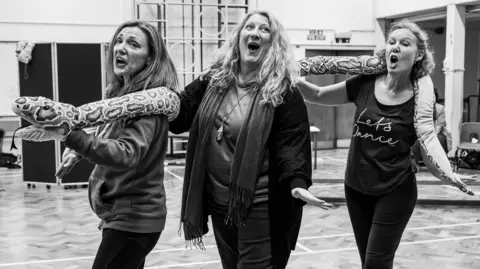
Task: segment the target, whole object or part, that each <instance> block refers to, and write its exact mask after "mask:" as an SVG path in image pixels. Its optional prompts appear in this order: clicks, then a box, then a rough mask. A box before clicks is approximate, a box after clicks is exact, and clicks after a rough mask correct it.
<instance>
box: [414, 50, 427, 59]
mask: <svg viewBox="0 0 480 269" xmlns="http://www.w3.org/2000/svg"><path fill="white" fill-rule="evenodd" d="M423 56H425V51H423V50H420V51H418V53H417V57H415V62H418V61H420V60H421V59H423Z"/></svg>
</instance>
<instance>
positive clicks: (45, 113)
mask: <svg viewBox="0 0 480 269" xmlns="http://www.w3.org/2000/svg"><path fill="white" fill-rule="evenodd" d="M12 111H13V112H14V113H15V114H16V115H18V116H20V117H21V118H23V119H25V120H26V121H28V122H30V123H31V124H32V125H31V126H28V127H22V128H21V129H20V131H18V133H17V135H18V136H19V137H20V138H22V139H24V140H30V141H36V142H40V141H49V140H58V138H59V137H66V136H67V135H68V134H69V133H70V132H72V131H73V130H77V129H84V128H89V127H96V126H100V125H102V124H106V123H110V122H113V121H116V120H122V119H130V118H134V117H139V116H145V115H151V114H164V115H166V116H167V117H168V121H172V120H174V119H175V118H176V117H177V116H178V113H179V112H180V98H179V96H178V95H177V94H176V93H174V92H173V91H172V90H170V89H167V88H165V87H159V88H152V89H147V90H144V91H139V92H134V93H130V94H126V95H123V96H121V97H115V98H108V99H104V100H100V101H95V102H91V103H87V104H84V105H81V106H79V107H75V106H73V105H71V104H67V103H61V102H55V101H53V100H50V99H48V98H45V97H41V96H30V97H25V96H22V97H19V98H17V99H16V100H15V101H14V102H13V104H12ZM42 130H50V131H56V133H57V134H58V137H57V136H55V137H53V136H51V134H52V133H51V132H44V131H42Z"/></svg>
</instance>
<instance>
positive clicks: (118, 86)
mask: <svg viewBox="0 0 480 269" xmlns="http://www.w3.org/2000/svg"><path fill="white" fill-rule="evenodd" d="M126 27H137V28H138V29H140V30H141V31H142V32H143V33H144V34H145V35H146V36H147V40H148V50H149V52H150V54H149V57H150V64H148V65H146V66H145V67H144V68H143V69H142V70H141V71H140V72H139V73H138V74H137V75H136V76H135V77H132V79H131V80H130V81H129V82H128V83H126V84H124V80H123V77H122V76H117V75H115V73H114V71H113V59H114V58H115V51H114V44H115V40H116V38H117V35H118V34H119V33H120V31H122V29H123V28H126ZM105 65H106V70H107V78H108V80H109V81H108V86H107V88H106V97H107V98H111V97H118V96H123V95H125V94H128V93H132V92H136V91H141V90H145V89H148V88H156V87H167V88H169V89H171V90H174V91H175V90H176V89H177V87H178V78H177V71H176V69H175V66H174V64H173V62H172V60H171V58H170V55H169V53H168V50H167V48H166V46H165V42H164V41H163V38H162V37H161V36H160V34H159V32H158V30H157V29H156V28H155V27H153V26H152V25H150V24H148V23H146V22H143V21H139V20H135V21H127V22H125V23H123V24H122V25H120V26H119V27H118V28H117V30H116V31H115V34H113V37H112V40H111V42H110V46H109V48H108V53H107V57H106V64H105Z"/></svg>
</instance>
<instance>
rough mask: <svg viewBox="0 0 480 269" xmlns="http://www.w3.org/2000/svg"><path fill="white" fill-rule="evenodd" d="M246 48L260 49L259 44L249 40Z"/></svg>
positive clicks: (254, 50) (255, 50)
mask: <svg viewBox="0 0 480 269" xmlns="http://www.w3.org/2000/svg"><path fill="white" fill-rule="evenodd" d="M247 48H248V50H249V51H250V52H257V51H258V50H259V49H260V44H257V43H254V42H251V43H248V45H247Z"/></svg>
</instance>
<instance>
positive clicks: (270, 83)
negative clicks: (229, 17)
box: [200, 11, 300, 107]
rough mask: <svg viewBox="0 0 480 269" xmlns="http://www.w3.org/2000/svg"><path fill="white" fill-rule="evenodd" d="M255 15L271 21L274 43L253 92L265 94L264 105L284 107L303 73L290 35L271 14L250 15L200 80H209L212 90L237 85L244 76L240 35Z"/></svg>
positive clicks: (225, 44)
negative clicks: (287, 97)
mask: <svg viewBox="0 0 480 269" xmlns="http://www.w3.org/2000/svg"><path fill="white" fill-rule="evenodd" d="M254 14H258V15H261V16H264V17H265V18H267V19H268V22H269V24H270V30H271V40H272V42H271V47H270V48H269V50H268V52H267V53H266V55H265V57H264V59H263V62H262V64H261V66H260V67H259V69H258V70H257V72H256V76H255V81H256V86H255V87H254V88H253V90H259V89H261V90H262V97H263V98H262V102H261V103H262V104H265V103H270V104H272V105H273V106H274V107H276V106H278V105H280V104H282V102H283V94H284V93H285V92H286V91H287V90H291V89H292V87H295V85H296V83H297V80H298V77H299V75H300V69H299V67H298V64H297V61H296V60H295V57H294V54H293V50H292V47H291V45H290V40H289V39H288V35H287V33H286V32H285V30H284V28H283V26H282V24H281V23H280V21H279V20H278V19H277V18H275V17H274V16H273V15H272V14H271V13H270V12H268V11H252V12H249V13H248V14H247V15H246V16H245V17H244V18H243V20H242V21H241V22H240V23H239V24H238V25H237V26H236V27H235V29H234V30H233V32H232V35H231V36H230V39H229V40H227V42H225V43H224V44H223V46H222V47H221V48H220V49H219V51H218V53H217V54H216V57H215V58H214V60H213V63H212V64H211V65H210V67H209V68H208V69H206V70H205V71H204V72H203V73H202V74H201V76H200V77H201V78H203V77H209V78H210V85H211V87H215V88H216V89H218V90H219V91H223V90H224V89H228V88H230V87H232V86H233V85H235V83H236V82H237V79H238V77H237V76H238V73H239V72H240V46H239V39H240V32H241V30H242V29H243V27H244V26H245V24H246V22H247V21H248V19H249V18H250V17H251V16H252V15H254Z"/></svg>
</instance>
